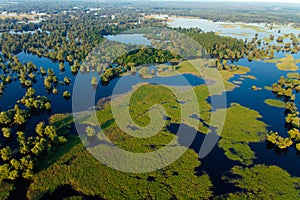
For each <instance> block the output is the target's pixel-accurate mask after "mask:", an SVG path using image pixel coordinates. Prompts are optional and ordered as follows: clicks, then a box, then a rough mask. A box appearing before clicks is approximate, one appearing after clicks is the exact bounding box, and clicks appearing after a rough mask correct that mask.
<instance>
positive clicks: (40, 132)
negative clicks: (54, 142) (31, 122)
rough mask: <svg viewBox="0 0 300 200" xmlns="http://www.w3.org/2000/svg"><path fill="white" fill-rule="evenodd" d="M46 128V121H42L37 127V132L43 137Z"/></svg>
mask: <svg viewBox="0 0 300 200" xmlns="http://www.w3.org/2000/svg"><path fill="white" fill-rule="evenodd" d="M44 130H45V122H40V123H38V124H37V125H36V127H35V132H36V133H37V134H38V135H39V136H40V137H43V135H44Z"/></svg>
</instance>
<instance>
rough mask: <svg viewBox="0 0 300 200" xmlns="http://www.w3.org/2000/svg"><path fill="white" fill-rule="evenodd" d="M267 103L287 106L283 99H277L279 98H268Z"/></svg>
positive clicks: (282, 106) (280, 106)
mask: <svg viewBox="0 0 300 200" xmlns="http://www.w3.org/2000/svg"><path fill="white" fill-rule="evenodd" d="M265 103H266V104H268V105H269V106H274V107H277V108H285V106H286V105H285V103H284V102H283V101H280V100H277V99H266V100H265Z"/></svg>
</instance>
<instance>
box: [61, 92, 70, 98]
mask: <svg viewBox="0 0 300 200" xmlns="http://www.w3.org/2000/svg"><path fill="white" fill-rule="evenodd" d="M63 97H64V98H66V99H68V98H70V97H71V93H70V92H69V91H64V93H63Z"/></svg>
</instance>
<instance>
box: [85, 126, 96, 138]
mask: <svg viewBox="0 0 300 200" xmlns="http://www.w3.org/2000/svg"><path fill="white" fill-rule="evenodd" d="M85 132H86V134H87V136H89V137H91V136H94V135H95V134H96V132H95V129H94V128H93V127H91V126H88V127H86V129H85Z"/></svg>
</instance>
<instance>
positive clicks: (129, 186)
mask: <svg viewBox="0 0 300 200" xmlns="http://www.w3.org/2000/svg"><path fill="white" fill-rule="evenodd" d="M116 134H118V133H116ZM164 137H166V138H170V137H173V135H172V134H170V133H166V134H165V136H164ZM72 140H75V141H71V142H70V143H68V144H66V145H70V144H71V143H75V144H76V143H78V144H77V145H75V146H70V148H71V149H70V151H66V152H65V153H64V154H63V155H62V156H61V157H59V158H56V162H55V163H54V164H52V165H51V166H49V167H48V168H46V169H44V170H42V171H40V172H39V173H37V175H36V176H35V177H34V180H33V182H32V184H31V185H30V187H29V189H28V192H27V197H28V198H29V199H38V198H41V197H43V195H45V194H51V193H53V192H55V191H56V190H57V189H58V188H59V187H61V186H63V185H70V186H71V187H72V189H73V190H76V191H78V192H80V193H82V194H84V195H88V196H94V197H97V198H105V199H124V198H129V199H148V198H156V199H157V198H159V199H170V198H172V197H176V198H179V199H199V198H200V199H207V198H209V197H210V196H212V192H211V191H210V188H211V186H212V184H211V182H210V180H209V177H208V175H207V174H203V175H200V176H197V175H195V172H194V169H195V168H196V167H198V166H199V165H200V162H199V160H198V155H197V154H196V153H195V152H194V151H192V150H188V151H187V152H186V153H185V154H184V155H183V156H182V157H181V158H180V159H179V160H177V161H176V162H174V163H173V164H171V165H170V166H168V167H166V168H164V169H161V170H158V171H156V172H153V173H144V174H130V173H123V172H120V171H117V170H114V169H112V168H109V167H107V166H105V165H103V164H102V163H100V162H99V161H97V160H95V159H94V158H93V157H92V156H91V154H90V153H89V152H88V151H87V150H86V149H85V147H84V146H83V145H82V144H81V143H80V140H79V138H78V137H74V138H73V139H72ZM156 142H157V141H156ZM150 144H151V143H149V144H148V145H150ZM131 145H132V144H131ZM135 147H136V146H135ZM62 148H65V147H62ZM127 148H132V147H127ZM62 151H64V149H62ZM187 185H189V187H186V186H187ZM66 192H67V191H66ZM53 198H55V197H53Z"/></svg>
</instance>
